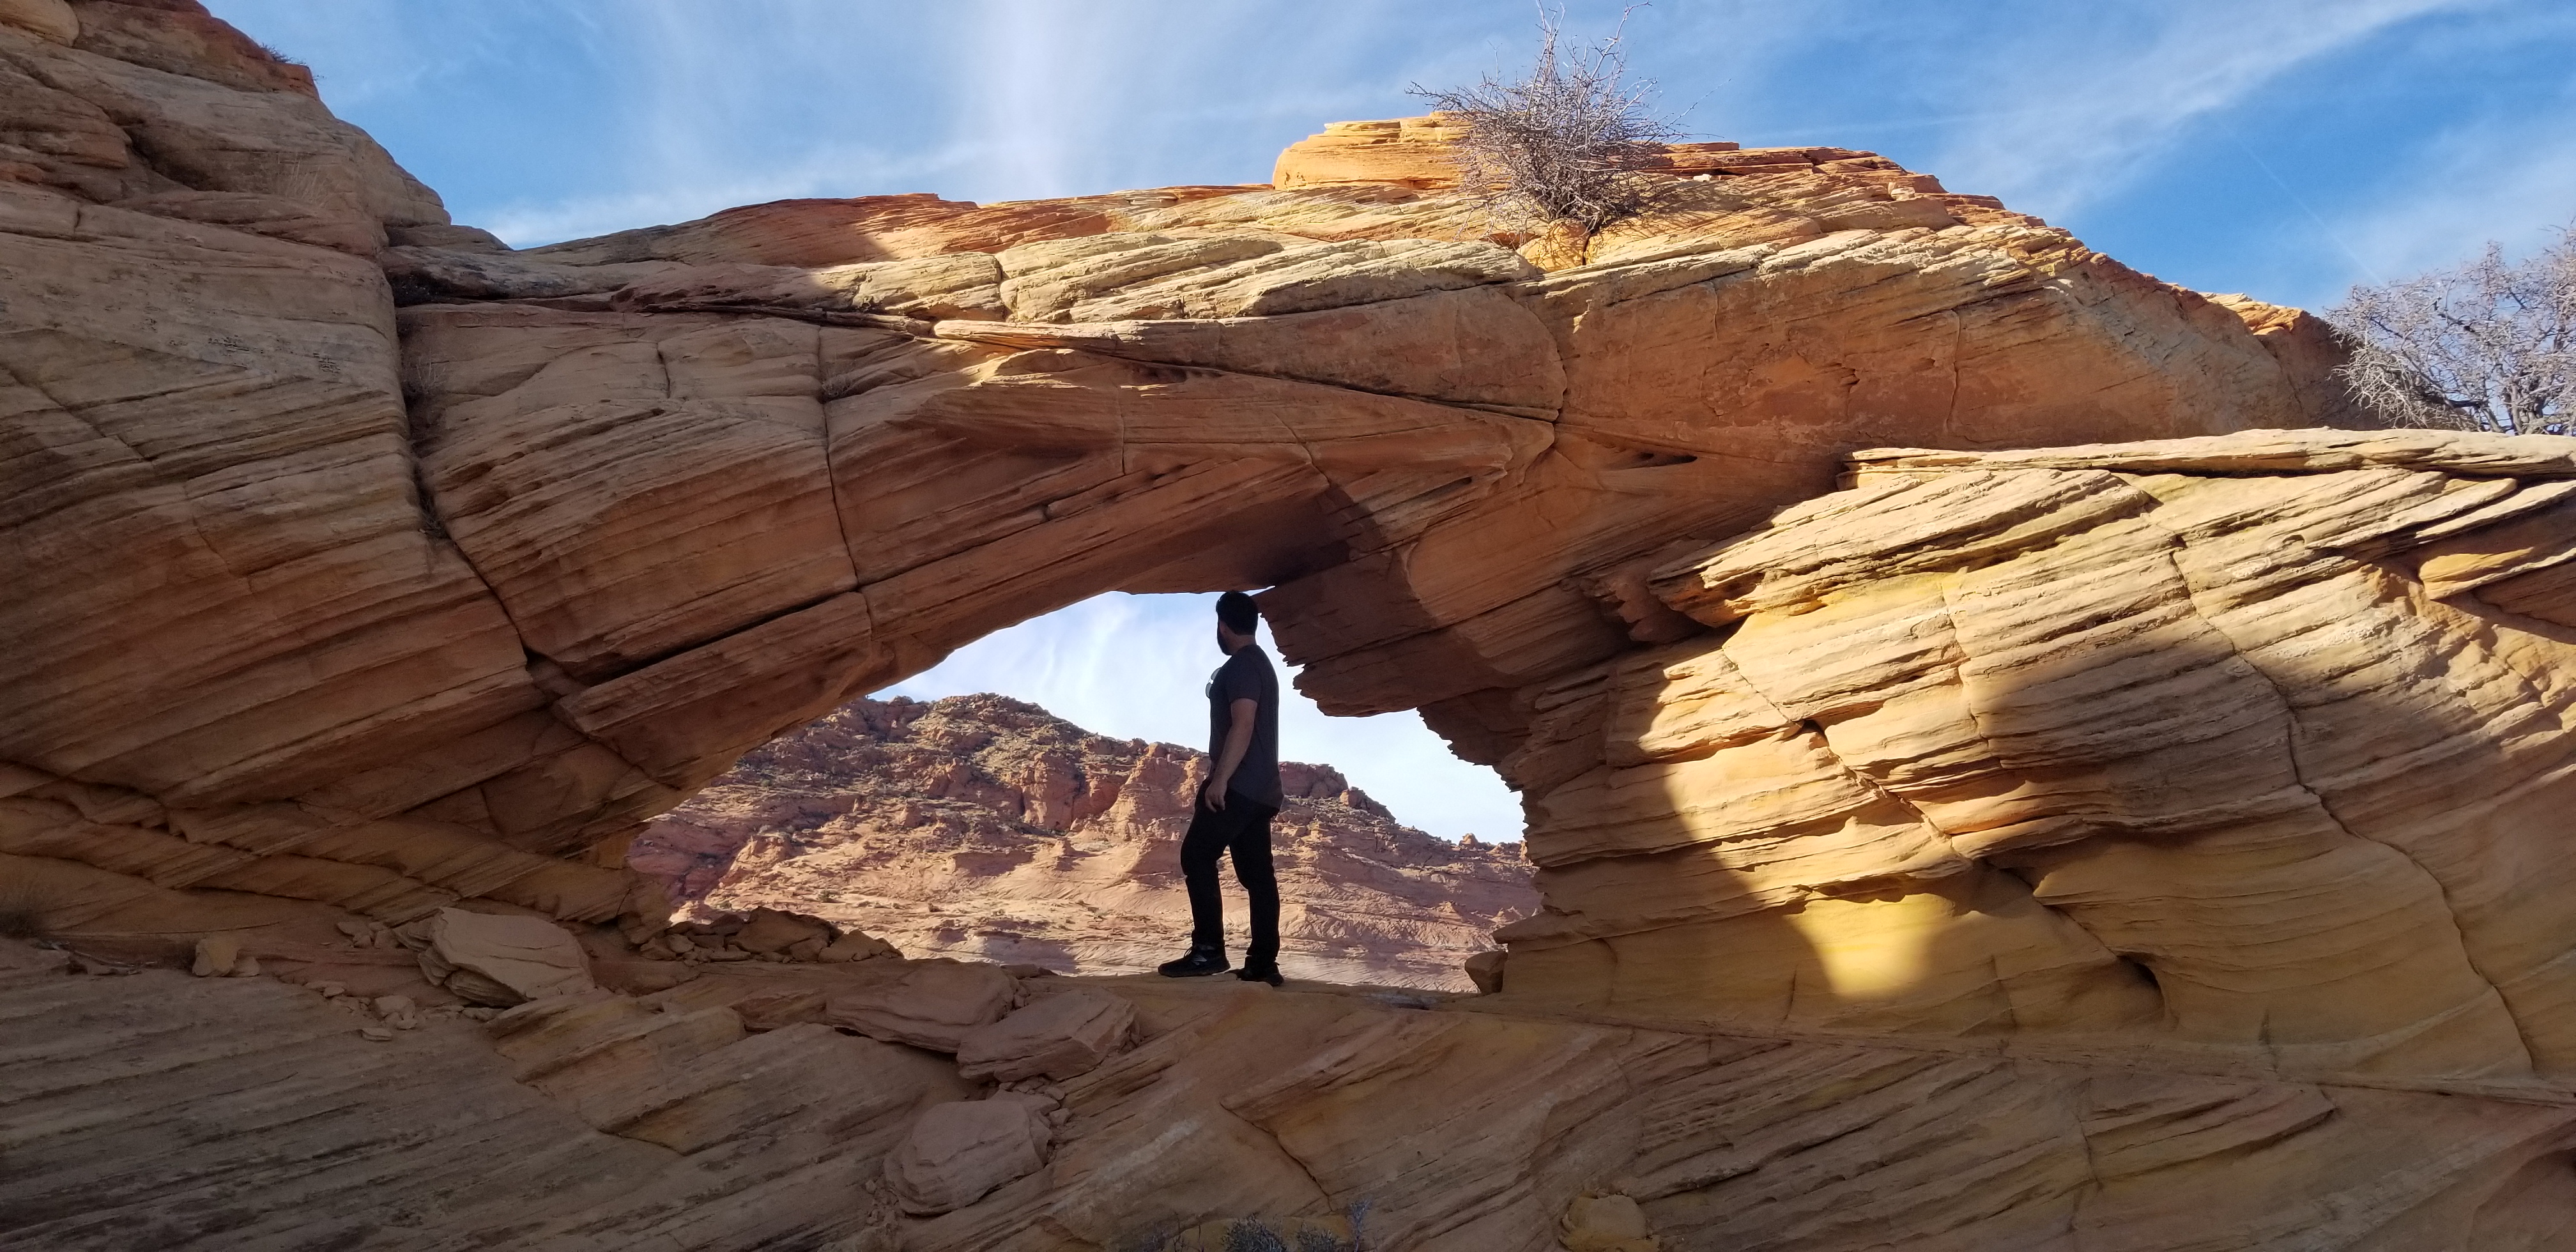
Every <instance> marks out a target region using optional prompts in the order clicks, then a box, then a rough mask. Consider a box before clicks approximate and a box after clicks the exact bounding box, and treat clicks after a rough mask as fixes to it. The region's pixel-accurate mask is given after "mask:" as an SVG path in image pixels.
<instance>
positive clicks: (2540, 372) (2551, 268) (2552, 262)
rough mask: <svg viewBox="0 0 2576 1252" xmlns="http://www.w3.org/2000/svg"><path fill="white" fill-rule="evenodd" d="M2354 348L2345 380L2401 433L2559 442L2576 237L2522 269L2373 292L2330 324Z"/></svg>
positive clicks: (2565, 420) (2488, 261)
mask: <svg viewBox="0 0 2576 1252" xmlns="http://www.w3.org/2000/svg"><path fill="white" fill-rule="evenodd" d="M2326 316H2327V318H2328V320H2330V321H2332V322H2334V323H2335V324H2336V326H2337V328H2338V329H2339V330H2341V331H2342V332H2343V335H2344V338H2345V341H2346V342H2347V343H2348V344H2350V345H2351V347H2352V360H2351V362H2350V363H2349V364H2346V365H2345V366H2344V367H2343V368H2342V369H2341V370H2340V371H2338V372H2339V373H2340V374H2341V375H2342V376H2343V379H2344V382H2345V384H2346V385H2347V386H2349V387H2351V388H2352V393H2353V396H2354V398H2355V399H2358V400H2360V401H2361V402H2362V403H2363V404H2364V405H2366V406H2368V407H2369V408H2370V409H2372V410H2374V411H2375V412H2377V413H2378V414H2379V415H2380V416H2382V417H2384V418H2386V419H2388V420H2389V421H2390V422H2391V423H2393V424H2395V425H2399V426H2431V427H2441V428H2448V429H2453V430H2483V431H2493V432H2495V433H2498V434H2505V435H2556V434H2564V433H2566V432H2567V429H2568V426H2569V424H2570V422H2571V420H2576V228H2571V229H2569V230H2565V231H2561V232H2560V233H2559V237H2558V239H2557V241H2556V242H2555V243H2552V244H2551V245H2549V246H2548V247H2545V248H2542V249H2541V250H2540V251H2539V252H2537V253H2535V254H2533V255H2532V256H2531V257H2530V258H2529V259H2527V260H2524V261H2522V262H2521V263H2519V264H2509V263H2507V262H2506V261H2505V259H2504V249H2503V248H2502V247H2500V246H2498V245H2496V244H2492V243H2490V244H2488V245H2487V250H2486V255H2485V256H2483V257H2481V258H2479V259H2478V260H2476V261H2473V262H2471V263H2469V264H2467V265H2463V266H2461V267H2459V268H2457V269H2450V270H2435V271H2433V272H2431V273H2427V274H2421V275H2418V276H2416V277H2414V278H2409V279H2405V280H2402V281H2399V282H2394V283H2387V284H2384V285H2381V286H2376V287H2368V286H2364V287H2355V288H2353V289H2352V294H2351V295H2349V296H2347V297H2345V299H2344V302H2343V303H2342V304H2339V305H2337V306H2335V307H2334V308H2333V309H2332V310H2330V311H2329V312H2328V313H2327V314H2326Z"/></svg>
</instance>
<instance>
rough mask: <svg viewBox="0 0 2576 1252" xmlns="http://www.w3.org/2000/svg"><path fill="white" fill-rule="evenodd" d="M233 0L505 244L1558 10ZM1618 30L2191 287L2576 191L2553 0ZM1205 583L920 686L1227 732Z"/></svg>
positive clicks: (1347, 73) (2258, 276) (1201, 162)
mask: <svg viewBox="0 0 2576 1252" xmlns="http://www.w3.org/2000/svg"><path fill="white" fill-rule="evenodd" d="M210 7H211V8H213V9H214V11H215V12H216V13H217V14H219V15H221V16H222V17H224V18H226V19H228V20H230V21H232V22H233V23H234V24H236V25H238V26H240V27H242V28H243V29H244V30H247V31H249V32H250V33H251V34H252V35H254V36H255V37H258V38H260V39H262V40H265V41H266V42H268V43H269V44H271V45H272V46H274V47H276V48H278V49H279V50H281V51H283V52H285V53H287V54H289V55H291V56H294V57H297V58H299V59H301V60H304V61H306V62H309V63H310V64H311V65H312V66H313V69H314V71H315V73H316V74H317V75H318V76H319V77H320V81H321V86H322V93H323V97H324V98H325V99H326V100H328V101H329V102H330V104H331V106H332V107H333V108H334V109H335V110H336V111H338V112H339V114H340V115H341V116H343V117H346V118H348V119H349V120H351V121H354V122H356V123H358V124H359V125H361V126H364V127H366V128H367V129H368V130H369V131H370V132H372V133H373V134H374V135H375V136H376V137H377V139H379V140H381V141H382V142H383V143H384V144H385V146H386V147H387V148H389V149H391V150H392V152H393V154H394V156H395V157H396V158H397V159H399V160H401V161H402V162H403V163H404V164H405V165H406V166H407V167H409V168H410V169H411V170H412V172H414V173H416V174H418V175H420V176H421V177H422V178H423V179H424V180H426V181H427V182H428V183H429V184H430V185H431V186H433V187H436V188H437V189H438V190H439V191H440V192H441V193H442V194H443V195H444V196H445V197H446V198H447V203H448V206H449V208H450V209H451V210H452V211H453V212H454V213H455V215H456V219H457V220H458V221H460V222H466V223H470V224H474V225H480V226H484V227H488V228H490V229H493V230H495V231H498V232H499V233H500V234H501V235H502V236H503V237H504V238H506V239H509V240H510V241H511V242H513V243H517V244H520V245H528V244H536V243H544V242H549V241H552V240H556V239H564V238H572V237H578V236H582V235H592V234H599V233H602V232H605V231H610V230H618V229H623V228H626V227H630V226H641V225H649V224H653V223H657V222H671V221H681V220H685V219H688V218H691V217H697V216H701V215H703V214H706V213H709V212H712V211H714V210H716V209H720V208H725V207H729V206H732V205H736V204H745V203H753V202H757V201H761V200H771V199H779V198H783V197H791V196H838V195H866V194H875V193H884V192H900V191H935V192H938V193H940V194H942V195H945V196H948V197H950V198H953V199H967V200H978V201H992V200H1007V199H1027V198H1033V197H1042V196H1059V195H1078V194H1084V193H1089V192H1100V191H1110V190H1116V189H1119V188H1124V187H1141V186H1159V185H1169V184H1178V183H1236V182H1260V181H1265V180H1266V179H1267V178H1268V176H1269V172H1270V165H1271V161H1272V159H1273V158H1274V157H1275V156H1276V155H1277V153H1278V151H1279V149H1280V148H1281V147H1283V146H1285V145H1286V144H1288V143H1290V142H1293V141H1294V140H1296V139H1298V138H1300V137H1302V136H1304V135H1307V134H1310V133H1312V132H1314V131H1315V130H1317V129H1318V128H1320V126H1321V125H1322V124H1323V123H1324V122H1326V121H1332V120H1336V119H1344V118H1367V117H1396V116H1402V115H1405V114H1408V113H1416V112H1419V111H1421V107H1422V106H1421V105H1420V104H1419V103H1418V102H1416V101H1414V100H1412V99H1411V98H1409V97H1408V96H1406V94H1405V88H1406V87H1407V86H1408V85H1409V84H1412V83H1417V82H1419V83H1425V84H1449V83H1457V82H1461V81H1465V80H1470V79H1472V78H1474V77H1475V76H1476V75H1477V74H1478V73H1480V72H1483V71H1485V70H1488V69H1496V68H1504V69H1508V68H1514V67H1517V66H1518V65H1520V64H1521V63H1522V62H1523V61H1524V59H1525V58H1526V56H1527V54H1528V51H1529V49H1530V45H1531V31H1532V14H1533V10H1532V8H1531V6H1530V5H1529V4H1528V3H1526V2H1525V0H1491V2H1487V0H1476V2H1472V3H1471V2H1464V0H1449V2H1434V0H1297V2H1295V3H1273V2H1266V0H1226V2H1224V3H1204V2H1184V0H1163V2H1159V3H1138V2H1125V0H1079V2H1076V0H939V2H938V3H935V4H933V3H923V4H914V5H902V4H895V3H881V2H876V0H866V2H863V0H723V2H722V3H715V2H712V0H210ZM1618 8H1619V6H1618V5H1616V4H1600V3H1576V2H1570V3H1568V4H1567V6H1566V9H1567V17H1568V21H1567V25H1568V27H1569V30H1570V31H1571V32H1572V33H1574V34H1576V35H1578V36H1590V35H1597V34H1599V33H1602V32H1604V31H1605V30H1606V28H1607V26H1608V24H1610V23H1612V22H1614V21H1615V20H1616V18H1617V14H1618ZM1629 42H1630V45H1631V48H1632V70H1633V72H1635V73H1637V74H1640V75H1643V76H1647V77H1651V78H1654V79H1656V80H1657V81H1659V82H1660V83H1661V85H1662V89H1663V101H1664V103H1665V105H1666V106H1667V107H1669V108H1670V109H1672V110H1674V111H1676V112H1682V113H1684V118H1683V125H1684V127H1685V128H1686V129H1689V130H1691V131H1693V132H1695V133H1697V134H1698V135H1700V136H1701V137H1704V138H1717V139H1733V140H1737V141H1739V142H1742V143H1745V144H1747V145H1762V144H1832V145H1838V146H1842V147H1850V148H1863V149H1869V150H1872V151H1877V152H1881V153H1885V154H1886V155H1888V156H1890V157H1893V158H1895V159H1896V160H1898V161H1900V162H1902V163H1904V164H1905V165H1906V166H1908V167H1910V168H1913V169H1917V170H1922V171H1926V172H1930V173H1934V174H1938V175H1940V176H1941V178H1942V179H1943V181H1944V182H1945V183H1946V184H1947V185H1948V186H1949V187H1950V188H1951V189H1952V190H1955V191H1965V192H1978V193H1984V194H1990V195H1999V196H2002V197H2003V198H2004V199H2005V201H2006V202H2007V203H2009V204H2010V205H2012V206H2013V207H2014V208H2016V209H2020V210H2022V211H2024V212H2030V213H2037V214H2040V215H2041V216H2044V217H2046V218H2048V219H2049V220H2050V221H2052V222H2055V223H2057V224H2059V225H2062V226H2065V227H2068V228H2069V229H2071V230H2073V231H2074V232H2075V233H2076V234H2077V235H2078V236H2080V237H2081V238H2083V239H2084V240H2085V241H2086V242H2087V243H2089V244H2091V245H2092V246H2094V247H2096V248H2099V249H2101V250H2102V251H2105V252H2108V253H2110V254H2112V255H2113V256H2117V257H2119V258H2121V259H2122V260H2124V261H2127V262H2128V263H2130V264H2131V265H2134V266H2136V267H2138V268H2140V269H2143V270H2146V271H2148V272H2150V273H2153V274H2156V275H2158V276H2159V277H2162V278H2165V279H2168V280H2170V281H2173V282H2177V283H2181V284H2183V285H2185V286H2190V287H2195V288H2199V289H2202V290H2206V291H2244V292H2249V293H2251V294H2253V295H2256V296H2259V297H2262V298H2264V299H2268V300H2274V301H2278V302H2282V303H2289V304H2300V305H2306V306H2310V307H2323V306H2325V305H2329V304H2331V303H2333V302H2334V301H2335V300H2336V299H2337V298H2338V297H2339V296H2340V295H2341V294H2342V293H2343V291H2344V290H2345V289H2346V288H2347V287H2349V286H2350V285H2351V284H2353V283H2354V282H2359V281H2374V280H2379V279H2386V278H2394V277H2398V276H2401V275H2405V274H2409V273H2412V272H2415V271H2417V270H2421V269H2423V268H2426V267H2429V266H2433V265H2442V264H2449V263H2452V262H2455V261H2458V260H2461V259H2464V258H2467V257H2469V256H2471V255H2473V254H2474V253H2476V252H2477V251H2478V250H2479V249H2480V248H2481V247H2483V245H2484V244H2485V242H2486V241H2487V240H2489V239H2496V240H2501V241H2503V242H2504V243H2505V245H2506V246H2507V247H2508V248H2509V249H2512V250H2516V251H2519V250H2521V249H2524V248H2528V247H2529V246H2531V245H2532V244H2534V243H2536V242H2538V241H2539V240H2540V239H2541V238H2542V237H2543V235H2544V234H2545V233H2546V232H2548V231H2549V230H2551V229H2552V228H2554V227H2557V226H2560V225H2563V224H2566V223H2567V222H2569V221H2570V220H2571V218H2576V3H2567V2H2566V0H2154V2H2145V0H2082V2H2077V0H1959V2H1955V3H1947V4H1925V3H1921V2H1920V0H1914V2H1909V3H1896V2H1890V0H1760V2H1755V0H1734V2H1722V0H1657V3H1655V4H1654V5H1652V6H1651V7H1648V8H1644V9H1640V10H1638V11H1637V12H1636V13H1635V15H1634V16H1633V17H1632V18H1631V20H1630V23H1629ZM1205 614H1206V609H1205V608H1204V606H1203V605H1202V604H1201V603H1200V602H1199V601H1197V600H1193V599H1185V598H1177V597H1175V598H1170V599H1166V598H1162V597H1155V598H1150V599H1139V598H1134V597H1106V598H1103V599H1101V600H1095V601H1092V602H1089V603H1087V604H1085V605H1081V606H1077V607H1076V608H1074V609H1070V610H1066V611H1065V612H1063V613H1059V614H1054V615H1051V616H1050V617H1048V618H1042V619H1039V620H1038V621H1037V622H1033V623H1030V624H1028V625H1026V626H1023V627H1021V628H1018V629H1016V630H1014V631H1012V632H1006V633H1005V634H1004V635H1000V636H995V637H994V638H992V639H988V640H986V641H984V642H983V643H980V644H978V645H976V646H975V647H973V648H970V649H968V650H966V651H964V652H961V653H960V654H959V655H958V656H957V657H956V658H952V660H951V661H950V663H949V664H948V665H947V666H943V667H942V669H941V671H935V672H934V673H933V674H931V675H924V676H923V678H922V679H920V680H916V681H915V682H914V683H912V684H908V685H907V688H906V689H907V690H912V691H915V692H918V693H921V694H940V693H944V692H946V691H950V690H975V689H987V688H989V689H997V690H1003V691H1007V692H1010V693H1011V694H1015V695H1021V696H1024V697H1027V698H1030V699H1035V700H1037V701H1039V702H1040V703H1042V704H1046V705H1047V706H1048V707H1050V708H1053V709H1055V710H1056V711H1057V712H1059V713H1062V714H1064V715H1066V716H1068V717H1071V718H1073V719H1074V720H1076V721H1080V722H1084V723H1085V724H1087V725H1091V726H1093V727H1094V728H1095V729H1099V730H1102V731H1105V732H1109V733H1114V734H1119V735H1138V736H1145V737H1150V738H1161V739H1172V740H1178V741H1182V742H1187V741H1189V740H1190V739H1192V738H1193V737H1195V736H1196V735H1198V734H1201V733H1203V731H1201V730H1198V729H1194V727H1196V726H1198V725H1200V723H1199V722H1198V721H1197V719H1199V718H1201V717H1203V716H1204V714H1203V713H1201V712H1199V711H1198V710H1197V709H1196V708H1194V707H1192V705H1194V703H1195V701H1196V699H1197V691H1198V686H1199V683H1200V681H1201V680H1202V675H1201V674H1200V673H1198V672H1196V669H1195V668H1192V667H1195V666H1196V662H1195V661H1191V662H1189V663H1188V664H1187V665H1185V666H1183V667H1182V668H1183V669H1186V670H1187V671H1188V672H1186V673H1182V674H1180V675H1179V676H1178V678H1177V679H1176V680H1175V682H1173V683H1164V682H1162V681H1160V679H1158V678H1153V677H1151V676H1145V677H1140V676H1139V675H1137V674H1134V673H1130V672H1127V671H1125V670H1122V669H1120V668H1118V667H1116V666H1115V665H1113V664H1111V661H1113V660H1115V659H1123V658H1134V657H1140V656H1172V655H1175V654H1174V653H1172V652H1170V651H1168V650H1164V645H1163V644H1162V642H1161V641H1163V640H1166V639H1168V640H1170V641H1171V643H1170V645H1169V646H1171V647H1182V648H1194V647H1196V646H1197V644H1198V640H1199V639H1200V638H1201V637H1202V636H1204V634H1205V633H1206V631H1205V625H1204V623H1205ZM1147 639H1151V640H1154V641H1156V643H1155V644H1154V646H1153V647H1150V648H1138V647H1136V646H1134V645H1136V644H1138V643H1139V642H1140V641H1143V640H1147ZM1179 655H1184V656H1187V655H1192V654H1190V653H1187V652H1184V653H1181V654H1179ZM1209 663H1210V664H1213V657H1212V656H1210V658H1209ZM1166 687H1169V688H1170V689H1169V690H1165V688H1166ZM1174 701H1177V702H1178V703H1179V705H1180V707H1179V708H1178V709H1177V710H1174V709H1172V708H1170V707H1168V706H1169V705H1170V704H1172V703H1173V702H1174ZM1287 738H1288V740H1289V742H1287V743H1286V744H1284V745H1283V746H1284V748H1285V750H1286V751H1287V752H1288V754H1289V755H1291V756H1295V757H1303V758H1306V759H1324V760H1328V761H1331V762H1332V763H1334V764H1336V765H1339V766H1341V767H1343V768H1344V770H1345V771H1346V772H1348V773H1350V774H1351V775H1352V776H1353V777H1354V778H1355V779H1357V780H1358V781H1360V783H1361V785H1362V786H1365V787H1367V788H1368V789H1369V790H1371V791H1372V792H1375V793H1377V794H1379V795H1380V796H1381V797H1382V798H1384V799H1386V800H1387V802H1388V803H1389V804H1390V805H1392V806H1393V807H1394V808H1395V810H1396V812H1397V813H1398V814H1399V815H1400V816H1403V817H1405V818H1407V819H1408V820H1412V821H1414V822H1416V823H1417V824H1420V825H1423V826H1424V827H1425V828H1427V829H1432V830H1434V831H1435V832H1437V833H1441V834H1448V835H1455V834H1458V833H1460V832H1462V831H1469V830H1472V831H1475V832H1476V833H1478V834H1482V835H1488V836H1492V835H1497V834H1510V833H1513V832H1514V831H1516V829H1517V816H1516V808H1515V806H1513V805H1512V803H1511V802H1510V800H1509V798H1508V796H1507V795H1505V794H1504V793H1503V792H1502V790H1501V788H1500V787H1499V786H1498V785H1497V784H1496V783H1495V782H1494V781H1493V779H1492V777H1491V776H1490V775H1489V774H1486V773H1484V772H1483V771H1481V770H1475V769H1472V768H1469V767H1466V766H1463V765H1459V764H1457V763H1456V762H1454V761H1452V760H1449V759H1448V758H1447V756H1446V753H1445V752H1443V751H1441V750H1440V748H1439V746H1438V744H1437V743H1436V741H1433V740H1430V739H1429V737H1428V735H1427V732H1424V731H1422V730H1421V729H1420V725H1419V722H1418V720H1417V719H1414V718H1412V717H1411V716H1410V715H1404V716H1400V717H1389V718H1380V719H1371V720H1369V721H1366V722H1360V723H1351V722H1343V721H1333V722H1329V723H1328V722H1326V721H1325V720H1324V719H1322V718H1320V717H1318V716H1304V715H1299V716H1293V717H1292V719H1291V727H1290V730H1289V732H1288V734H1287Z"/></svg>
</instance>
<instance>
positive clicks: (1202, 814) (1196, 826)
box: [1181, 805, 1230, 951]
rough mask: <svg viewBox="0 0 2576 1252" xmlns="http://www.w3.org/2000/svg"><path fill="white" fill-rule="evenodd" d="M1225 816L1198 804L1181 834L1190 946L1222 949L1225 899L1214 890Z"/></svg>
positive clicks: (1221, 853)
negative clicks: (1187, 894) (1188, 913)
mask: <svg viewBox="0 0 2576 1252" xmlns="http://www.w3.org/2000/svg"><path fill="white" fill-rule="evenodd" d="M1225 819H1226V815H1225V814H1223V813H1216V812H1211V811H1209V809H1208V807H1207V806H1206V805H1200V806H1199V808H1198V811H1197V812H1196V813H1194V814H1192V815H1191V817H1190V829H1189V833H1187V834H1185V835H1182V836H1181V881H1182V882H1183V883H1185V884H1187V885H1188V887H1189V892H1190V946H1191V947H1193V948H1214V949H1217V950H1219V951H1222V950H1224V948H1225V900H1224V898H1223V897H1222V896H1220V895H1219V894H1218V892H1217V885H1216V863H1217V859H1218V858H1219V857H1222V856H1224V855H1225V845H1226V833H1227V830H1226V828H1227V826H1228V825H1229V824H1230V823H1228V822H1227V821H1226V820H1225Z"/></svg>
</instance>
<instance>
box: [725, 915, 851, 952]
mask: <svg viewBox="0 0 2576 1252" xmlns="http://www.w3.org/2000/svg"><path fill="white" fill-rule="evenodd" d="M808 940H819V941H821V942H823V943H830V942H831V941H832V927H831V926H830V925H829V924H828V923H826V922H824V921H823V920H822V919H820V918H814V917H807V916H805V915H803V914H801V913H787V912H782V911H780V910H778V909H754V910H752V913H751V920H750V921H747V922H745V923H743V927H742V929H740V930H737V931H735V932H734V933H733V945H734V946H735V947H737V948H741V949H742V950H744V951H746V952H784V951H786V950H788V949H789V948H792V947H795V946H796V945H797V944H800V943H804V942H806V941H808Z"/></svg>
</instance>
